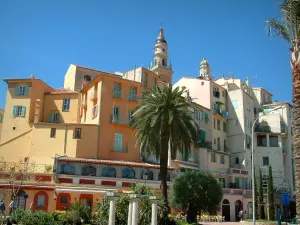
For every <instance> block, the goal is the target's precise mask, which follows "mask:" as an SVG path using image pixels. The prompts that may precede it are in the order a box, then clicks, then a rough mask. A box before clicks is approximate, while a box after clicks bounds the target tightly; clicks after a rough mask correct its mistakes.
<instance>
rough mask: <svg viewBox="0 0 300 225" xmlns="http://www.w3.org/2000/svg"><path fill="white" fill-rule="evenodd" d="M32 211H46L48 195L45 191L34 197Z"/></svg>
mask: <svg viewBox="0 0 300 225" xmlns="http://www.w3.org/2000/svg"><path fill="white" fill-rule="evenodd" d="M33 210H43V211H45V212H47V210H48V194H47V193H46V192H45V191H39V192H38V193H36V194H35V196H34V204H33Z"/></svg>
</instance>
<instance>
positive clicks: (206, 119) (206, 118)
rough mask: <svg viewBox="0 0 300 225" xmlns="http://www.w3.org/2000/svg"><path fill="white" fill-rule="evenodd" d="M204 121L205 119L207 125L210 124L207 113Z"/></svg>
mask: <svg viewBox="0 0 300 225" xmlns="http://www.w3.org/2000/svg"><path fill="white" fill-rule="evenodd" d="M204 119H205V124H208V121H209V116H208V114H207V113H205V115H204Z"/></svg>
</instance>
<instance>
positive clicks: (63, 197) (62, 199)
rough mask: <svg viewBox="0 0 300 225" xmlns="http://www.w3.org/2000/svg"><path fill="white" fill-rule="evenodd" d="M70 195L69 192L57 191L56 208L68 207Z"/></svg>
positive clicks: (64, 208)
mask: <svg viewBox="0 0 300 225" xmlns="http://www.w3.org/2000/svg"><path fill="white" fill-rule="evenodd" d="M70 202H71V195H70V194H69V193H59V194H58V196H57V199H56V210H66V209H68V208H70Z"/></svg>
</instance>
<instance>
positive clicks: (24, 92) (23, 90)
mask: <svg viewBox="0 0 300 225" xmlns="http://www.w3.org/2000/svg"><path fill="white" fill-rule="evenodd" d="M28 89H29V87H28V86H26V85H23V86H16V87H15V96H28Z"/></svg>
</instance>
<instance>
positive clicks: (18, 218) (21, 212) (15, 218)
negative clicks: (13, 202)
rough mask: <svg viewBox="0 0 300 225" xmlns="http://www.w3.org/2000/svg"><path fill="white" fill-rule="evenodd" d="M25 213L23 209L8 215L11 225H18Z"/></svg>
mask: <svg viewBox="0 0 300 225" xmlns="http://www.w3.org/2000/svg"><path fill="white" fill-rule="evenodd" d="M25 213H26V211H25V210H24V209H15V210H14V211H13V212H12V214H11V215H10V220H11V222H12V223H20V222H21V220H22V218H23V216H24V215H25Z"/></svg>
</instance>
